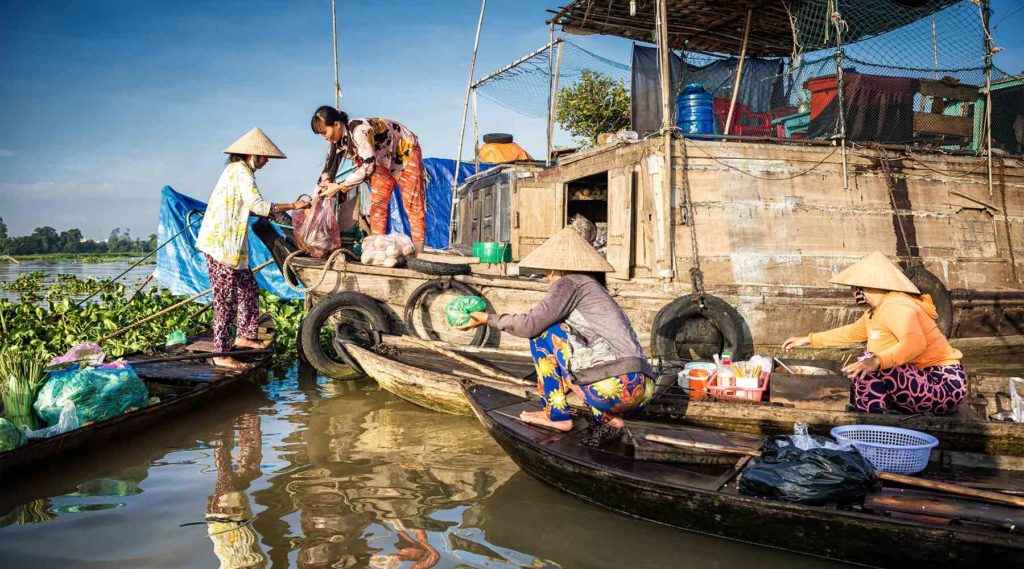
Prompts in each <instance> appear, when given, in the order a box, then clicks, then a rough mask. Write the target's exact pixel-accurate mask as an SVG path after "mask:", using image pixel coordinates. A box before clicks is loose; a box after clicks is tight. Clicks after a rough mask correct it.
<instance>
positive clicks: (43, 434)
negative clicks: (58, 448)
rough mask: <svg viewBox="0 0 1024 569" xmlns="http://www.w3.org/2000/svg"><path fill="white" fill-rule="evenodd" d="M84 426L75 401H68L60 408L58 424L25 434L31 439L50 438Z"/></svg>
mask: <svg viewBox="0 0 1024 569" xmlns="http://www.w3.org/2000/svg"><path fill="white" fill-rule="evenodd" d="M80 426H82V425H81V424H80V423H79V422H78V410H77V409H75V403H74V401H66V402H65V403H64V407H63V408H61V410H60V419H58V420H57V424H56V425H52V426H49V427H45V428H42V429H39V430H36V431H25V436H27V437H28V438H30V439H48V438H50V437H55V436H57V435H59V434H61V433H66V432H68V431H73V430H75V429H77V428H78V427H80Z"/></svg>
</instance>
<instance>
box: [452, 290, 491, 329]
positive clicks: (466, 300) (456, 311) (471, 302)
mask: <svg viewBox="0 0 1024 569" xmlns="http://www.w3.org/2000/svg"><path fill="white" fill-rule="evenodd" d="M486 310H487V303H486V302H484V299H482V298H480V297H479V296H472V295H465V296H460V297H458V298H454V299H452V301H451V302H449V303H448V306H445V307H444V316H445V318H446V319H447V320H448V325H449V326H456V327H458V326H465V325H466V324H469V321H470V317H469V313H470V312H485V311H486Z"/></svg>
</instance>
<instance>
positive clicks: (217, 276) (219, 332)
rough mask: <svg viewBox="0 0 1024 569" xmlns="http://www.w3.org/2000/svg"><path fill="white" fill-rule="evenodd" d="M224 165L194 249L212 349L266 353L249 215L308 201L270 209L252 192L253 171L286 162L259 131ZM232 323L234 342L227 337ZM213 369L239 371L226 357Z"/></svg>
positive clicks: (236, 148)
mask: <svg viewBox="0 0 1024 569" xmlns="http://www.w3.org/2000/svg"><path fill="white" fill-rule="evenodd" d="M224 153H225V154H227V155H228V165H227V166H226V167H225V168H224V171H223V172H222V173H221V175H220V179H219V180H217V185H216V186H215V187H214V188H213V195H212V196H210V203H209V204H208V205H207V207H206V213H205V214H204V215H203V224H202V226H201V227H200V228H199V236H198V238H197V239H196V248H197V249H199V250H200V251H202V252H203V253H205V254H206V263H207V267H208V270H209V274H210V285H211V286H212V288H213V344H214V348H215V349H216V350H217V351H218V352H227V351H228V350H230V349H231V347H232V345H234V346H241V347H243V348H256V349H260V348H265V347H266V345H265V344H264V343H262V342H260V341H259V340H258V339H257V330H258V324H259V305H258V303H257V300H258V298H257V296H258V294H259V287H258V286H257V285H256V279H255V278H254V277H253V274H252V271H250V270H249V256H248V255H247V254H246V251H247V250H248V238H247V235H248V228H249V215H250V214H256V215H260V216H268V215H270V214H271V213H277V212H282V211H288V210H292V209H301V208H305V207H309V203H308V202H304V201H298V200H297V201H295V202H293V203H285V204H272V203H270V202H268V201H266V200H265V199H263V196H262V195H260V190H259V188H257V187H256V171H257V170H259V169H260V168H262V167H264V166H266V164H267V162H268V161H269V159H271V158H286V156H285V155H284V153H282V152H281V150H280V149H279V148H278V147H277V145H275V144H274V143H273V142H271V140H270V139H269V138H267V135H265V134H263V131H262V130H260V129H258V128H254V129H252V130H250V131H249V132H247V133H246V134H245V135H244V136H242V138H239V139H238V140H236V141H235V142H234V144H232V145H231V146H228V147H227V148H225V149H224ZM236 320H237V331H238V337H237V338H233V337H232V335H231V325H232V324H235V323H236ZM213 364H214V365H219V366H225V367H232V368H239V367H244V364H242V362H240V361H238V360H236V359H235V358H231V357H219V358H213Z"/></svg>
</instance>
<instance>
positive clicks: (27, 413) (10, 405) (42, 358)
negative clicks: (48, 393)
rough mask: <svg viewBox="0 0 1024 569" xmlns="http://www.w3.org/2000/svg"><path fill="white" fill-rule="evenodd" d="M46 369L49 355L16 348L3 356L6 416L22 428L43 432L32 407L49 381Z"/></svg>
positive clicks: (1, 370)
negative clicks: (45, 383)
mask: <svg viewBox="0 0 1024 569" xmlns="http://www.w3.org/2000/svg"><path fill="white" fill-rule="evenodd" d="M45 365H46V354H45V353H41V352H35V351H30V350H20V349H16V348H5V349H4V350H3V351H2V352H0V384H2V386H3V402H4V416H5V417H6V418H7V420H8V421H10V422H11V423H13V424H14V425H15V426H17V427H18V428H21V427H25V428H27V429H29V430H35V429H37V428H39V421H38V419H37V418H36V415H35V413H34V412H33V411H32V403H33V402H34V401H35V400H36V394H37V393H39V390H40V388H41V387H42V386H43V382H44V381H45V379H46V373H45V371H44V369H43V368H44V366H45Z"/></svg>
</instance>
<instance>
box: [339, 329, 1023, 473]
mask: <svg viewBox="0 0 1024 569" xmlns="http://www.w3.org/2000/svg"><path fill="white" fill-rule="evenodd" d="M384 343H385V344H386V345H390V346H393V347H395V348H397V355H394V354H391V355H388V356H383V355H380V354H378V353H376V352H373V351H371V350H367V349H364V348H360V347H358V346H355V345H351V344H349V345H348V352H349V354H350V355H351V356H352V358H353V359H354V360H356V362H358V364H359V365H360V366H361V367H362V369H363V370H364V371H365V373H366V374H367V375H369V376H370V377H372V378H374V379H375V380H377V382H378V383H379V384H380V386H381V387H382V388H384V389H385V390H387V391H389V392H391V393H393V394H395V395H397V396H398V397H401V398H403V399H406V400H408V401H410V402H412V403H415V404H417V405H420V406H422V407H426V408H428V409H433V410H435V411H440V412H442V413H451V414H456V415H467V414H470V413H471V412H472V411H471V407H470V406H469V402H468V401H466V399H465V397H464V396H463V395H462V393H461V388H460V387H459V382H460V380H462V379H467V378H469V379H473V380H474V381H480V382H482V383H485V384H487V385H490V386H492V387H495V388H497V389H501V390H503V391H506V392H508V393H512V394H516V395H524V394H531V395H532V394H534V393H535V392H536V388H535V383H534V380H533V376H532V373H533V363H532V361H531V359H530V356H529V355H528V354H524V353H519V352H513V351H509V350H503V349H497V348H474V347H462V348H458V353H459V354H461V355H462V356H464V357H467V358H470V359H473V360H476V361H478V362H480V363H481V364H484V365H488V366H491V367H493V368H495V369H496V370H498V372H503V373H504V374H506V375H510V376H513V377H516V378H524V379H523V381H522V382H521V383H511V382H507V381H501V380H498V379H496V378H495V375H496V374H494V375H491V376H488V375H487V374H486V373H483V372H480V371H478V370H473V369H466V366H465V365H462V364H460V363H458V362H455V361H453V360H451V359H450V358H447V357H445V356H444V355H441V354H439V353H437V352H435V351H431V350H429V349H427V348H425V347H423V346H422V345H421V344H420V343H417V342H414V341H411V340H407V339H403V338H402V337H396V336H386V337H384ZM447 348H451V346H447ZM453 349H454V348H453ZM664 379H666V378H662V380H664ZM668 379H669V380H671V381H674V377H669V378H668ZM968 381H969V390H970V392H971V396H972V397H974V396H979V395H982V393H981V392H980V391H982V390H987V391H986V393H987V395H988V396H989V398H990V399H994V397H992V395H993V393H992V392H994V390H998V389H1000V388H1002V389H1005V388H1006V387H1005V386H1006V382H1005V381H1000V380H995V379H994V378H985V377H977V376H972V377H971V378H970V379H969V380H968ZM990 391H991V392H990ZM1007 399H1008V398H1007ZM570 401H573V396H570ZM577 404H579V402H577ZM648 413H649V415H650V416H651V417H652V418H656V419H657V420H659V421H669V422H676V423H681V424H685V425H693V426H699V427H709V428H716V429H724V430H730V431H742V432H747V433H754V434H759V435H768V434H781V433H790V432H792V430H793V424H794V423H807V424H808V425H809V427H810V428H811V429H812V430H813V431H815V432H820V433H823V434H826V433H828V431H829V430H831V428H832V427H835V426H838V425H850V424H858V423H860V424H873V425H888V426H896V427H903V428H907V429H914V430H919V431H925V432H927V433H931V434H932V435H934V436H936V437H937V438H938V439H939V441H940V447H939V449H940V451H941V452H940V453H936V456H937V458H938V459H940V460H953V461H958V462H972V461H979V460H984V461H991V460H992V459H991V456H997V457H998V461H999V462H998V466H999V467H1000V468H1014V469H1017V470H1024V424H1020V423H1012V422H1003V421H990V420H984V418H982V417H980V416H979V417H977V418H974V419H968V418H961V417H959V416H958V417H938V416H925V415H915V416H905V415H878V414H866V413H857V412H848V411H820V410H813V409H797V408H793V407H783V406H779V405H771V404H752V403H749V402H730V401H691V400H689V399H688V398H687V397H686V396H685V395H684V394H683V393H682V391H681V390H679V389H678V388H674V387H669V386H663V388H662V389H661V393H659V395H658V396H657V398H656V399H655V400H654V401H653V402H652V403H651V405H650V406H649V407H648ZM946 451H956V452H948V453H947V455H946V456H947V458H942V452H946Z"/></svg>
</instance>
